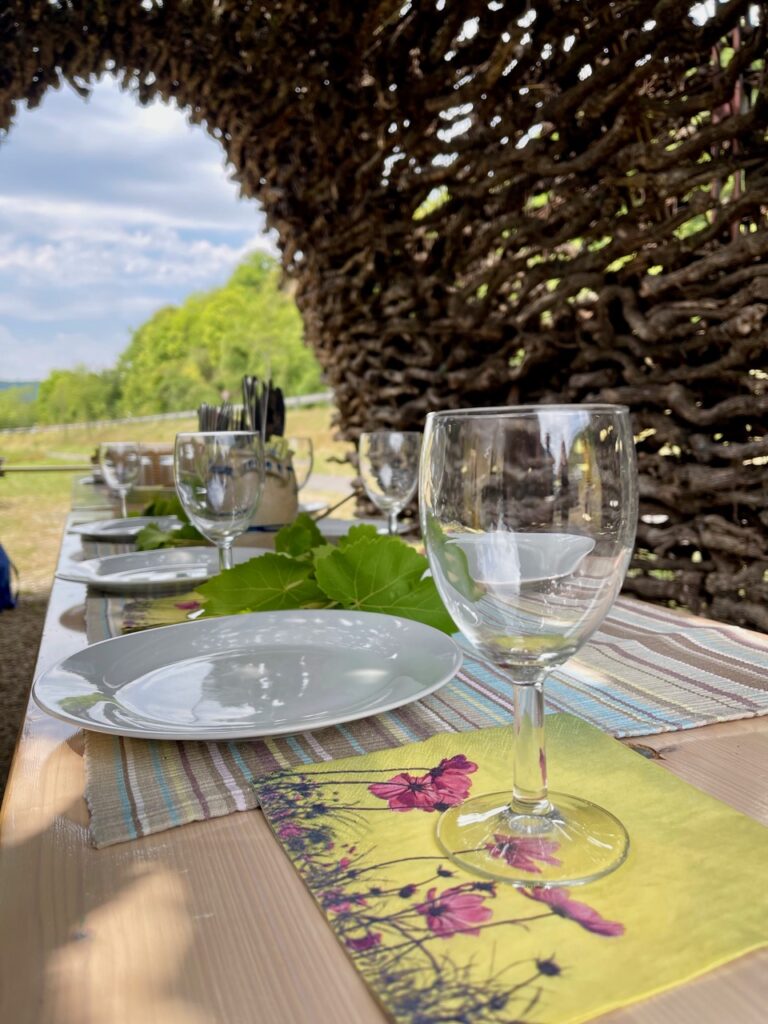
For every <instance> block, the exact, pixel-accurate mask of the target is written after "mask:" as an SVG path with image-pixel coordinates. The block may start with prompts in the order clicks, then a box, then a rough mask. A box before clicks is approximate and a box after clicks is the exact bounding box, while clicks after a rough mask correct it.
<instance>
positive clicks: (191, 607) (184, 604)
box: [176, 601, 203, 612]
mask: <svg viewBox="0 0 768 1024" xmlns="http://www.w3.org/2000/svg"><path fill="white" fill-rule="evenodd" d="M176 607H177V608H180V609H181V610H182V611H183V612H194V611H197V609H198V608H202V607H203V606H202V605H201V604H200V602H199V601H177V602H176Z"/></svg>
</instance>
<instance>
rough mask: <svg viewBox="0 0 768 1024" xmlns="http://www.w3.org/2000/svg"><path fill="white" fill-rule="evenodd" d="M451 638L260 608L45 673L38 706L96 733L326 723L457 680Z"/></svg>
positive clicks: (249, 732) (272, 731)
mask: <svg viewBox="0 0 768 1024" xmlns="http://www.w3.org/2000/svg"><path fill="white" fill-rule="evenodd" d="M460 666H461V651H460V649H459V647H458V646H457V644H456V643H455V642H454V641H453V640H452V639H451V638H450V637H449V636H446V635H445V633H441V632H439V631H438V630H436V629H433V628H432V627H431V626H425V625H423V624H422V623H420V622H413V621H412V620H410V619H401V618H398V617H397V616H394V615H379V614H375V613H372V612H346V611H336V610H330V609H324V610H318V611H283V612H253V613H249V614H247V615H227V616H224V617H222V618H217V619H203V620H200V621H198V622H188V623H183V624H182V625H178V626H163V627H162V628H159V629H148V630H146V631H145V632H143V633H130V634H128V635H126V636H119V637H114V638H113V639H111V640H103V641H102V642H101V643H98V644H93V646H91V647H88V648H86V649H85V650H83V651H79V652H78V653H77V654H74V655H72V656H71V657H69V658H67V659H65V660H64V661H62V662H61V663H60V664H59V665H57V666H55V667H54V668H52V669H50V670H49V671H47V672H45V673H43V675H41V676H40V677H39V678H38V679H37V680H36V681H35V684H34V687H33V693H34V697H35V700H36V701H37V703H38V705H39V706H40V707H41V708H43V710H44V711H48V712H50V713H51V714H52V715H55V716H56V717H57V718H62V719H64V720H65V721H67V722H72V723H74V724H75V725H78V726H81V727H83V728H85V729H91V730H93V731H94V732H105V733H114V734H116V735H120V736H135V737H139V738H142V739H164V740H213V739H246V738H249V737H255V736H279V735H285V734H288V733H295V732H305V731H307V730H309V729H322V728H324V727H325V726H329V725H337V724H338V723H340V722H350V721H354V720H355V719H358V718H366V717H367V716H368V715H375V714H379V713H380V712H382V711H389V710H391V709H392V708H397V707H401V706H402V705H403V704H410V703H411V702H412V701H415V700H419V699H420V698H421V697H425V696H426V695H427V694H430V693H432V692H433V691H434V690H437V689H438V687H440V686H442V685H443V684H444V683H446V682H448V680H449V679H451V678H452V677H453V676H454V675H455V674H456V672H457V671H458V669H459V668H460Z"/></svg>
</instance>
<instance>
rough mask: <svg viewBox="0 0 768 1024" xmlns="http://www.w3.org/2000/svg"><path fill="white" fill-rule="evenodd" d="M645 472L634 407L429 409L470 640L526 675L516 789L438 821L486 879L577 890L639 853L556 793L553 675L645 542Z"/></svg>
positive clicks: (427, 462)
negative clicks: (641, 501) (550, 767)
mask: <svg viewBox="0 0 768 1024" xmlns="http://www.w3.org/2000/svg"><path fill="white" fill-rule="evenodd" d="M636 480H637V473H636V468H635V451H634V441H633V437H632V429H631V425H630V419H629V413H628V410H627V409H626V408H624V407H622V406H612V405H579V406H568V405H561V406H557V405H542V406H527V407H517V408H515V407H510V408H503V409H468V410H464V411H459V412H439V413H431V414H430V415H429V416H428V417H427V424H426V429H425V435H424V446H423V450H422V456H421V470H420V515H421V527H422V532H423V536H424V542H425V545H426V551H427V556H428V558H429V564H430V567H431V570H432V574H433V576H434V579H435V583H436V584H437V588H438V590H439V592H440V595H441V597H442V598H443V601H444V602H445V605H446V607H447V608H448V611H449V612H450V613H451V615H452V617H453V619H454V621H455V622H456V624H457V625H458V626H459V628H460V629H461V630H462V632H463V634H464V635H465V637H466V638H467V639H468V640H469V642H470V643H471V644H472V645H473V646H474V647H475V648H476V649H477V650H478V652H479V653H480V654H482V655H483V656H485V657H486V658H488V659H489V660H490V661H492V662H493V663H495V664H496V665H498V666H499V667H500V668H502V669H504V670H505V671H506V672H507V673H508V674H509V675H510V677H511V679H512V682H513V683H514V694H515V696H514V711H515V714H514V748H513V750H512V755H511V758H512V766H511V787H510V791H509V792H504V793H492V794H487V795H484V796H483V795H481V796H477V797H473V798H471V799H469V800H467V801H465V802H464V803H463V804H461V805H459V806H456V807H451V808H449V809H448V810H446V811H445V812H444V813H443V814H442V815H441V817H440V819H439V821H438V828H437V835H438V840H439V842H440V844H441V846H442V847H443V848H444V849H445V851H446V852H447V853H448V854H449V855H450V856H451V857H452V859H453V860H455V861H456V862H458V863H459V864H461V865H462V866H463V867H465V868H466V869H467V870H469V871H472V872H474V873H476V874H480V875H482V876H485V877H490V878H494V879H499V880H502V881H508V882H512V883H514V884H516V885H523V886H553V885H577V884H579V883H583V882H588V881H591V880H593V879H595V878H599V877H600V876H602V875H605V874H607V873H608V872H609V871H612V870H614V869H615V868H617V867H618V866H619V865H620V864H621V863H622V862H623V860H624V859H625V857H626V855H627V851H628V849H629V838H628V836H627V833H626V831H625V829H624V827H623V825H622V824H621V823H620V822H619V821H618V819H617V818H615V817H614V816H613V815H612V814H611V813H610V812H609V811H607V810H604V809H602V808H600V807H598V806H596V805H595V804H593V803H591V802H590V801H588V800H584V799H582V798H580V797H578V796H568V795H564V794H561V793H550V792H548V789H547V761H546V754H545V746H544V691H543V684H544V678H545V676H546V675H547V672H548V671H549V670H550V669H551V668H553V667H554V666H557V665H561V664H562V663H563V662H565V661H567V659H568V658H570V656H571V655H572V654H574V652H575V651H577V650H578V649H579V648H580V647H581V646H582V644H583V643H584V642H585V641H586V640H587V639H588V637H589V636H590V635H591V634H592V633H593V632H594V631H595V630H596V629H597V627H598V626H599V625H600V623H601V622H602V620H603V618H604V617H605V615H606V614H607V612H608V611H609V609H610V607H611V605H612V604H613V602H614V600H615V599H616V596H617V595H618V593H619V590H620V588H621V585H622V582H623V580H624V575H625V573H626V570H627V566H628V564H629V560H630V556H631V553H632V548H633V544H634V536H635V527H636V521H637V483H636Z"/></svg>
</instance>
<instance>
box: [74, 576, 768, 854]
mask: <svg viewBox="0 0 768 1024" xmlns="http://www.w3.org/2000/svg"><path fill="white" fill-rule="evenodd" d="M146 603H147V602H146V601H145V602H144V605H146ZM181 603H183V602H181ZM142 614H143V611H142V606H141V602H137V601H136V600H135V599H134V600H131V601H128V600H124V599H120V598H113V597H107V596H105V595H98V594H95V593H92V594H90V595H89V598H88V601H87V621H88V636H89V639H90V640H94V639H97V638H99V639H103V638H104V637H105V636H112V635H116V634H117V633H119V632H121V631H122V628H123V626H124V625H125V622H126V619H127V620H128V623H129V628H136V625H137V624H140V620H141V617H142ZM464 646H465V652H466V653H465V661H464V665H463V667H462V670H461V671H460V672H459V674H458V675H457V676H456V677H455V678H454V679H453V680H452V681H451V682H450V683H448V684H447V685H446V686H444V687H443V688H442V689H441V690H439V691H438V692H437V693H435V694H432V695H431V696H430V697H427V698H425V699H424V700H422V701H418V702H417V703H415V704H411V705H409V706H407V707H405V708H400V709H398V710H396V711H392V712H387V713H386V714H382V715H377V716H375V717H372V718H367V719H363V720H361V721H359V722H352V723H348V724H346V725H343V726H336V727H333V728H329V729H323V730H321V731H318V732H314V733H304V734H301V735H296V736H287V737H280V738H274V739H264V740H254V741H246V742H219V743H213V742H183V743H174V742H158V741H149V740H135V739H128V738H122V737H112V736H106V735H101V734H96V733H87V734H86V768H87V773H88V782H87V792H86V797H87V800H88V804H89V807H90V810H91V834H92V838H93V841H94V843H95V844H96V845H97V846H106V845H109V844H111V843H116V842H121V841H124V840H127V839H133V838H136V837H138V836H141V835H147V834H149V833H151V832H157V831H160V830H162V829H166V828H171V827H173V826H175V825H181V824H184V823H185V822H188V821H195V820H199V819H203V818H209V817H216V816H218V815H221V814H228V813H231V812H232V811H238V810H247V809H249V808H251V807H254V806H256V800H255V797H254V795H253V791H252V785H251V784H252V782H253V780H254V779H255V778H258V777H259V776H261V775H262V774H264V773H265V772H270V771H273V770H275V769H276V768H285V767H290V766H295V765H301V764H310V763H313V762H317V761H325V760H331V759H335V758H340V757H349V756H351V755H353V754H361V753H366V752H369V751H374V750H382V749H385V748H387V747H395V746H401V745H403V744H405V743H410V742H413V741H416V740H422V739H426V738H428V737H429V736H432V735H434V734H436V733H439V732H464V731H467V730H471V729H483V728H488V727H492V726H498V725H504V724H507V723H508V722H509V721H510V718H511V713H512V705H513V694H512V687H511V684H510V682H509V680H508V678H507V677H506V676H505V675H504V674H503V673H502V672H500V671H499V670H498V669H496V668H495V667H494V666H492V665H491V664H489V663H488V662H486V661H484V660H482V659H480V658H478V657H477V655H476V654H474V652H471V651H470V650H469V648H468V647H467V645H466V644H465V645H464ZM767 664H768V637H764V636H762V635H761V634H756V633H752V632H749V631H747V630H742V629H739V628H738V627H734V626H720V625H718V624H716V623H713V622H711V621H710V620H707V619H702V618H697V617H694V616H690V615H683V614H680V613H678V612H674V611H670V610H668V609H664V608H659V607H656V606H654V605H647V604H644V603H642V602H639V601H636V600H633V599H630V598H620V599H619V601H618V602H617V603H616V605H615V606H614V608H613V610H612V611H611V614H610V615H609V616H608V618H607V619H606V621H605V622H604V624H603V627H602V628H601V630H600V631H599V632H598V633H596V634H595V636H594V637H593V638H592V640H591V641H590V643H589V644H587V645H586V646H585V647H584V648H583V650H582V651H581V652H579V654H578V655H577V656H575V657H573V658H571V660H570V661H569V662H568V663H567V665H565V666H563V667H561V668H558V669H555V670H553V671H552V673H551V675H550V678H549V681H548V685H547V708H548V711H550V712H553V711H567V712H570V713H572V714H575V715H578V716H579V717H580V718H582V719H585V720H586V721H588V722H590V723H591V724H593V725H596V726H597V727H599V728H600V729H602V730H604V731H606V732H609V733H611V734H613V735H614V736H617V737H626V736H643V735H650V734H652V733H660V732H670V731H674V730H678V729H690V728H694V727H696V726H701V725H708V724H711V723H713V722H723V721H730V720H734V719H739V718H749V717H753V716H757V715H762V714H766V713H768V673H766V665H767Z"/></svg>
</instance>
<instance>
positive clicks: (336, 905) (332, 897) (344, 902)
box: [320, 889, 368, 914]
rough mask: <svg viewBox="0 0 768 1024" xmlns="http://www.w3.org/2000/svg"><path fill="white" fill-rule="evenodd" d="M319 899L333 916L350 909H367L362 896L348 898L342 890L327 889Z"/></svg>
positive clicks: (365, 901) (366, 903)
mask: <svg viewBox="0 0 768 1024" xmlns="http://www.w3.org/2000/svg"><path fill="white" fill-rule="evenodd" d="M320 899H321V900H322V903H323V906H324V907H325V909H326V910H331V911H333V913H334V914H343V913H345V912H346V911H348V910H351V909H352V907H353V906H354V907H367V906H368V902H367V900H366V899H365V898H364V897H363V896H348V895H347V894H346V893H345V892H344V891H343V890H342V889H329V890H328V891H327V892H324V893H322V895H321V897H320Z"/></svg>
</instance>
